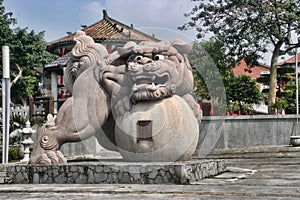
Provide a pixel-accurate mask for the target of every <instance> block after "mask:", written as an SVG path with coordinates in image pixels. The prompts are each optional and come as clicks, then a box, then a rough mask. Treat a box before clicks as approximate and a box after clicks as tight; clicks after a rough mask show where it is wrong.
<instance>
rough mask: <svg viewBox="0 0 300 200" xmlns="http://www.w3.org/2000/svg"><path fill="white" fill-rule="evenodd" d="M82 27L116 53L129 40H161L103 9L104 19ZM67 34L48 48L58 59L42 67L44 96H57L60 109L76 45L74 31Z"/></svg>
mask: <svg viewBox="0 0 300 200" xmlns="http://www.w3.org/2000/svg"><path fill="white" fill-rule="evenodd" d="M82 28H83V29H82V31H84V32H85V33H86V35H88V36H90V37H92V38H93V39H94V41H95V42H96V43H101V44H102V45H103V46H104V47H106V49H107V51H108V53H111V52H113V51H114V49H115V48H116V47H120V46H123V45H124V44H125V43H127V42H128V41H134V42H136V43H139V42H141V41H154V42H157V41H159V40H158V39H156V38H154V37H153V36H150V35H147V34H145V33H143V32H141V31H138V30H137V29H134V28H133V25H132V24H131V25H130V26H128V25H125V24H123V23H121V22H119V21H117V20H115V19H113V18H111V17H109V16H108V14H107V11H106V10H103V19H101V20H100V21H98V22H96V23H94V24H92V25H91V26H83V25H82ZM67 33H68V35H67V36H65V37H63V38H60V39H57V40H55V41H52V42H50V43H49V44H48V46H47V51H49V52H50V53H53V54H56V55H58V56H59V58H58V59H57V60H55V61H54V62H52V63H49V64H47V65H46V66H44V68H43V77H44V78H43V96H52V97H53V98H54V102H55V105H54V107H55V108H56V110H58V106H59V105H60V102H63V101H64V98H65V97H66V95H68V92H67V91H66V88H65V87H64V67H65V66H66V64H67V62H68V60H69V59H70V51H71V49H72V48H73V46H74V45H75V41H74V40H73V38H74V35H75V33H70V32H67Z"/></svg>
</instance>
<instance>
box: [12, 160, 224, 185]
mask: <svg viewBox="0 0 300 200" xmlns="http://www.w3.org/2000/svg"><path fill="white" fill-rule="evenodd" d="M41 169H43V170H41ZM224 170H225V163H224V161H223V160H193V161H181V162H167V163H164V162H159V163H158V162H155V163H154V162H150V163H142V162H140V163H131V162H107V163H103V162H101V163H96V162H81V163H70V164H66V165H49V166H43V167H41V166H39V165H21V164H16V165H11V166H8V167H7V171H6V173H7V174H6V175H7V177H9V178H10V179H11V180H12V182H13V183H77V184H93V183H128V184H129V183H135V184H179V183H189V182H194V181H198V180H200V179H203V178H205V177H208V176H214V175H217V174H219V173H221V172H223V171H224Z"/></svg>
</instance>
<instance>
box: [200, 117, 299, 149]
mask: <svg viewBox="0 0 300 200" xmlns="http://www.w3.org/2000/svg"><path fill="white" fill-rule="evenodd" d="M296 122H297V118H296V115H253V116H210V117H203V119H202V122H201V125H200V138H199V143H198V147H197V149H201V147H202V146H203V145H206V146H210V147H212V146H213V148H214V149H230V148H243V147H255V146H268V145H289V141H290V135H291V134H293V135H299V134H300V120H299V128H298V129H297V128H296V127H297V123H296ZM296 129H297V132H298V133H297V134H295V132H296ZM205 142H206V143H207V144H204V143H205Z"/></svg>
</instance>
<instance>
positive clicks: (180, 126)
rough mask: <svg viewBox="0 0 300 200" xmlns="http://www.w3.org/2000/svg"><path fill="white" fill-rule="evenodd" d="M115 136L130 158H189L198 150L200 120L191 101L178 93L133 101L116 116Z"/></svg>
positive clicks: (170, 159) (165, 159)
mask: <svg viewBox="0 0 300 200" xmlns="http://www.w3.org/2000/svg"><path fill="white" fill-rule="evenodd" d="M115 137H116V143H117V146H118V151H119V152H120V153H121V155H122V156H123V158H124V159H125V160H127V161H149V162H151V161H164V162H172V161H177V160H187V159H189V158H190V157H191V156H192V154H193V153H194V152H195V150H196V146H197V143H198V138H199V124H198V122H197V120H196V118H195V116H194V113H193V111H192V110H191V108H190V107H189V106H188V104H187V103H186V102H185V101H184V100H183V99H182V98H181V97H179V96H177V95H175V96H173V97H170V98H165V99H163V100H159V101H144V102H139V103H137V104H136V105H133V108H132V109H131V110H130V111H129V112H126V113H125V114H124V115H122V116H120V117H118V118H117V119H116V130H115Z"/></svg>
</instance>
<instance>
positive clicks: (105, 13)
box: [102, 10, 107, 19]
mask: <svg viewBox="0 0 300 200" xmlns="http://www.w3.org/2000/svg"><path fill="white" fill-rule="evenodd" d="M102 12H103V19H107V10H102Z"/></svg>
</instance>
